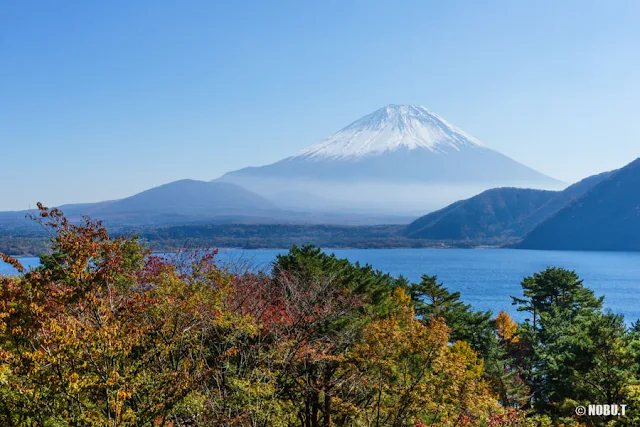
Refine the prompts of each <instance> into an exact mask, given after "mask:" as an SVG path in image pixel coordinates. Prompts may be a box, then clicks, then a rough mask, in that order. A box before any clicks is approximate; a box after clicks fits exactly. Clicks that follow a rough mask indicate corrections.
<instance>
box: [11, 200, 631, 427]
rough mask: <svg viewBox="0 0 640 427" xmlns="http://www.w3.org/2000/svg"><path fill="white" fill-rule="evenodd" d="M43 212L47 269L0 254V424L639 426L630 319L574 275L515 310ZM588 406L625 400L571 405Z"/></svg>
mask: <svg viewBox="0 0 640 427" xmlns="http://www.w3.org/2000/svg"><path fill="white" fill-rule="evenodd" d="M38 221H39V222H40V223H41V224H42V226H43V227H44V228H45V229H47V230H49V232H50V234H51V236H52V241H51V243H50V245H51V247H50V250H49V251H48V252H47V253H45V254H44V255H42V256H41V265H40V266H39V267H37V268H35V269H32V270H28V271H27V270H25V269H24V268H23V267H22V265H21V264H20V262H19V260H17V259H15V258H13V257H11V256H9V255H5V254H0V258H1V259H2V261H4V262H7V263H9V264H11V265H12V266H13V267H14V268H15V269H16V270H18V271H19V273H18V274H16V275H14V276H0V424H1V425H3V426H43V427H45V426H105V425H110V426H167V427H169V426H171V427H178V426H239V427H240V426H242V427H244V426H247V427H249V426H265V427H266V426H282V427H285V426H286V427H297V426H300V427H330V426H353V427H356V426H358V427H360V426H363V427H364V426H367V427H370V426H379V427H382V426H389V427H404V426H407V427H426V426H433V427H463V426H478V427H483V426H486V427H489V426H526V427H534V426H576V427H578V426H637V425H640V385H639V383H638V379H640V324H638V323H635V324H633V325H631V326H630V327H628V326H627V325H626V323H625V320H624V319H623V317H622V316H619V315H616V314H614V313H610V312H605V311H604V310H603V298H597V297H595V296H594V293H593V292H592V291H591V290H590V289H588V288H587V287H585V286H584V284H583V283H582V281H581V280H580V278H579V276H578V275H577V274H576V273H575V272H573V271H568V270H565V269H563V268H560V267H550V268H548V269H546V270H544V271H541V272H537V273H535V272H532V275H531V276H529V277H525V278H523V280H522V289H523V297H522V298H513V303H514V304H515V305H516V306H517V308H518V310H520V311H522V312H524V313H526V315H527V320H526V321H525V322H523V323H521V324H518V323H516V322H515V321H514V320H513V319H511V318H510V317H509V315H508V314H507V313H506V312H504V311H499V312H497V313H492V312H482V311H477V310H475V309H474V308H473V307H471V306H469V305H467V304H464V303H462V302H461V300H460V294H459V293H458V292H451V291H449V290H448V289H447V288H446V286H445V284H443V283H440V282H439V281H438V279H437V277H434V276H428V275H425V276H423V277H422V279H421V280H420V281H419V282H417V283H412V282H410V281H408V280H406V279H404V278H403V277H393V276H391V275H389V274H386V273H384V272H381V271H377V270H375V269H373V268H372V267H370V266H362V265H359V264H357V263H355V264H354V263H350V262H349V261H347V260H345V259H339V258H336V257H335V256H334V255H328V254H326V253H324V252H322V251H321V250H320V249H319V248H317V247H314V246H309V245H307V246H293V247H292V248H291V249H290V250H289V252H288V253H285V254H283V255H279V256H278V257H277V258H276V260H275V261H274V263H273V266H272V268H271V269H270V271H268V272H255V271H242V270H239V271H237V270H233V271H232V270H229V269H223V268H220V267H219V266H218V265H217V264H216V253H215V251H213V252H211V251H197V250H194V251H190V252H186V253H182V254H180V255H176V256H173V257H168V258H164V257H158V256H154V255H152V254H151V251H150V249H149V248H148V247H147V246H145V245H144V244H143V243H142V242H141V240H140V239H138V238H135V237H126V236H115V237H114V236H110V234H109V232H108V231H107V230H106V229H105V228H104V227H103V226H102V224H101V223H100V222H97V221H92V220H90V219H86V220H85V221H84V222H83V223H81V224H71V223H69V222H68V221H67V220H66V219H65V218H64V216H63V214H62V213H61V212H60V211H58V210H56V209H47V208H43V207H40V216H39V218H38ZM496 309H497V310H499V309H500V308H499V307H496ZM589 404H611V405H614V404H618V405H620V404H624V405H626V414H625V416H620V415H618V416H611V415H609V416H580V415H577V414H576V407H578V406H587V405H589Z"/></svg>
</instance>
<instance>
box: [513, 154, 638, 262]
mask: <svg viewBox="0 0 640 427" xmlns="http://www.w3.org/2000/svg"><path fill="white" fill-rule="evenodd" d="M639 189H640V159H637V160H635V161H634V162H632V163H630V164H629V165H627V166H625V167H623V168H622V169H619V170H617V171H614V172H613V173H612V174H611V175H610V176H608V177H607V178H606V179H604V180H603V181H601V182H600V183H598V184H597V185H596V186H595V187H593V188H591V190H589V191H587V192H586V193H585V194H584V195H583V196H582V197H580V198H578V199H576V200H574V201H573V202H572V203H570V204H569V205H568V206H566V207H565V208H564V209H562V210H560V211H559V212H557V213H556V214H555V215H553V216H552V217H551V218H549V219H548V220H546V221H544V222H543V223H541V224H539V225H538V226H537V227H536V228H534V229H533V230H532V231H531V232H530V233H529V234H527V236H525V238H524V240H523V241H522V242H521V243H520V244H518V245H517V247H519V248H527V249H558V250H560V249H562V250H640V191H639Z"/></svg>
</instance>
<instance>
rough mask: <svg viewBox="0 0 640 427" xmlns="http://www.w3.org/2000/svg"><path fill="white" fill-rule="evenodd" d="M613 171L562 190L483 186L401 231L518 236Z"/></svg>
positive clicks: (448, 236)
mask: <svg viewBox="0 0 640 427" xmlns="http://www.w3.org/2000/svg"><path fill="white" fill-rule="evenodd" d="M613 173H615V171H613V172H605V173H601V174H599V175H594V176H590V177H588V178H585V179H583V180H582V181H580V182H577V183H576V184H573V185H571V186H569V187H567V188H566V189H565V190H563V191H543V190H531V189H519V188H495V189H492V190H487V191H485V192H483V193H481V194H479V195H477V196H474V197H472V198H470V199H467V200H461V201H459V202H456V203H453V204H452V205H450V206H447V207H446V208H444V209H441V210H439V211H436V212H432V213H430V214H427V215H424V216H422V217H420V218H418V219H417V220H415V221H413V222H412V223H411V224H409V226H407V228H406V229H405V230H404V233H405V235H406V236H408V237H411V238H425V239H439V240H474V241H479V242H484V243H489V241H490V240H492V239H493V242H494V243H495V242H498V241H500V239H510V238H518V237H522V236H524V235H525V234H527V233H528V232H529V231H531V230H532V229H533V228H535V227H536V226H537V225H538V224H540V223H542V222H543V221H545V220H547V219H548V218H550V217H551V216H553V215H554V214H555V213H557V212H558V211H560V210H562V209H564V208H565V207H566V206H567V205H569V204H570V203H571V202H572V201H573V200H575V199H577V198H579V197H581V196H582V195H583V194H585V193H586V192H587V191H589V190H591V189H592V188H593V187H595V186H596V185H598V184H599V183H600V182H602V181H604V180H605V179H607V178H608V177H610V176H611V175H612V174H613Z"/></svg>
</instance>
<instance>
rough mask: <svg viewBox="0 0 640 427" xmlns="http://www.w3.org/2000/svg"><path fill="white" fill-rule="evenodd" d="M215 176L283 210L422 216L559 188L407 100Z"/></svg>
mask: <svg viewBox="0 0 640 427" xmlns="http://www.w3.org/2000/svg"><path fill="white" fill-rule="evenodd" d="M216 181H222V182H230V183H234V184H237V185H240V186H243V187H245V188H248V189H249V190H251V191H255V192H257V193H258V194H261V195H262V196H264V197H267V198H270V199H272V200H274V201H275V202H276V203H279V204H280V205H281V206H286V207H294V208H304V209H310V208H311V209H323V210H327V209H336V208H340V209H348V210H371V209H376V210H381V211H386V212H395V213H400V212H403V213H409V212H421V213H424V210H425V209H427V210H428V209H436V208H439V207H442V206H444V205H446V204H447V203H450V202H452V201H455V200H458V199H460V198H464V197H470V196H472V195H474V194H477V193H478V192H480V191H483V190H486V189H489V188H493V187H498V186H514V187H529V188H544V189H558V188H562V187H564V185H563V183H561V182H560V181H557V180H555V179H553V178H551V177H549V176H546V175H544V174H542V173H540V172H537V171H535V170H533V169H531V168H529V167H527V166H525V165H523V164H521V163H519V162H517V161H515V160H513V159H511V158H509V157H507V156H505V155H503V154H501V153H499V152H497V151H495V150H492V149H491V148H489V147H487V146H486V145H485V144H483V143H482V142H480V141H479V140H477V139H476V138H474V137H472V136H471V135H469V134H467V133H466V132H464V131H463V130H461V129H459V128H458V127H456V126H454V125H452V124H450V123H449V122H447V121H446V120H445V119H443V118H442V117H440V116H439V115H437V114H436V113H433V112H431V111H429V110H428V109H426V108H425V107H423V106H411V105H388V106H386V107H383V108H381V109H379V110H376V111H374V112H373V113H371V114H369V115H367V116H365V117H362V118H361V119H359V120H356V121H355V122H353V123H351V124H350V125H348V126H346V127H345V128H343V129H341V130H339V131H338V132H336V133H335V134H333V135H331V136H330V137H329V138H327V139H325V140H324V141H322V142H320V143H319V144H315V145H312V146H310V147H308V148H306V149H304V150H302V151H300V152H298V153H297V154H296V155H294V156H291V157H288V158H285V159H283V160H280V161H278V162H276V163H273V164H269V165H265V166H260V167H247V168H243V169H240V170H237V171H234V172H229V173H227V174H225V175H223V176H222V177H220V178H218V179H217V180H216Z"/></svg>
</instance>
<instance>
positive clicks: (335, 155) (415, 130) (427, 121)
mask: <svg viewBox="0 0 640 427" xmlns="http://www.w3.org/2000/svg"><path fill="white" fill-rule="evenodd" d="M465 147H467V148H474V147H481V148H486V146H485V145H484V144H483V143H481V142H480V141H478V140H477V139H475V138H474V137H472V136H471V135H469V134H467V133H466V132H464V131H463V130H462V129H459V128H457V127H456V126H454V125H452V124H450V123H448V122H447V121H446V120H445V119H443V118H442V117H440V116H439V115H437V114H436V113H433V112H431V111H429V110H428V109H427V108H425V107H423V106H422V105H394V104H391V105H387V106H386V107H383V108H380V109H379V110H376V111H374V112H373V113H371V114H369V115H367V116H364V117H362V118H361V119H359V120H356V121H355V122H353V123H351V124H350V125H348V126H347V127H345V128H343V129H341V130H339V131H338V132H336V133H335V134H333V135H331V136H330V137H329V138H327V139H325V140H324V141H322V142H321V143H319V144H315V145H312V146H311V147H308V148H306V149H304V150H302V151H300V152H298V154H296V156H294V157H303V158H306V159H309V160H321V159H350V158H351V159H354V158H359V157H365V156H370V155H377V154H382V153H385V152H392V151H396V150H398V149H400V148H406V149H409V150H414V149H417V148H422V149H425V150H429V151H431V152H434V153H436V152H441V153H446V152H450V151H452V150H453V151H460V149H462V148H465Z"/></svg>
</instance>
